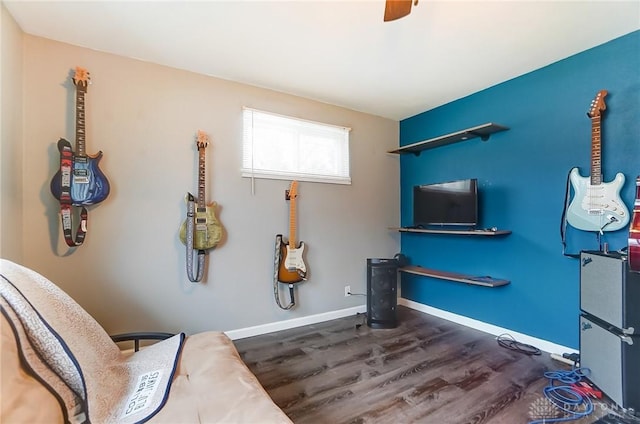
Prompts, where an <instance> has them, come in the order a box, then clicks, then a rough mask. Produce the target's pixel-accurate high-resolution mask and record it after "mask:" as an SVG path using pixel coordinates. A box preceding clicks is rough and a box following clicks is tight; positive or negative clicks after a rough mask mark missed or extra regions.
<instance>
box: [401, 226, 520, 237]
mask: <svg viewBox="0 0 640 424" xmlns="http://www.w3.org/2000/svg"><path fill="white" fill-rule="evenodd" d="M389 229H390V230H395V231H400V232H401V233H427V234H458V235H464V236H505V235H507V234H511V231H510V230H491V229H486V230H449V229H441V230H438V229H430V228H407V227H390V228H389Z"/></svg>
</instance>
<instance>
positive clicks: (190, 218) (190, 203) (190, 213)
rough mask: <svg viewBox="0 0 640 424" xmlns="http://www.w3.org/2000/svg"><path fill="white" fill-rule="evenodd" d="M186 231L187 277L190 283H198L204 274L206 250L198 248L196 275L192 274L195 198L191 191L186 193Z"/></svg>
mask: <svg viewBox="0 0 640 424" xmlns="http://www.w3.org/2000/svg"><path fill="white" fill-rule="evenodd" d="M187 199H188V200H187V231H186V233H187V234H186V238H187V240H186V243H185V245H186V247H187V277H188V278H189V281H191V282H192V283H199V282H200V281H202V277H203V276H204V256H205V254H206V250H202V249H200V250H198V262H197V264H195V265H196V276H195V278H194V276H193V266H194V258H193V250H194V249H193V231H194V218H195V215H196V214H195V211H196V206H195V203H196V202H195V198H194V197H193V195H192V194H191V193H187Z"/></svg>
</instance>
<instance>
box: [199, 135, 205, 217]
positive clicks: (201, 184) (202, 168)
mask: <svg viewBox="0 0 640 424" xmlns="http://www.w3.org/2000/svg"><path fill="white" fill-rule="evenodd" d="M204 149H205V148H204V147H199V148H198V208H200V209H204V208H205V207H206V201H205V191H206V190H205V181H206V171H205V152H204Z"/></svg>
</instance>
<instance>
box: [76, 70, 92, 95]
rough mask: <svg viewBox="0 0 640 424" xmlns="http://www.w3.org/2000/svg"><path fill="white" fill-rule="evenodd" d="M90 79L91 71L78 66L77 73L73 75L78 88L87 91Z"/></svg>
mask: <svg viewBox="0 0 640 424" xmlns="http://www.w3.org/2000/svg"><path fill="white" fill-rule="evenodd" d="M89 80H90V78H89V72H88V71H87V70H86V69H84V68H81V67H79V66H76V74H75V75H74V76H73V83H74V84H75V85H76V89H77V90H79V91H84V92H86V91H87V86H88V85H89Z"/></svg>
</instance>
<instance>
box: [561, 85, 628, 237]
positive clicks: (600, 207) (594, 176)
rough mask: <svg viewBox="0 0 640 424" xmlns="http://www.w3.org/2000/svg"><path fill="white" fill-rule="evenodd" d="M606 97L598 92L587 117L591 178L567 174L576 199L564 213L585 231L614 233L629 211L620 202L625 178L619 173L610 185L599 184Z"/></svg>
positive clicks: (625, 220)
mask: <svg viewBox="0 0 640 424" xmlns="http://www.w3.org/2000/svg"><path fill="white" fill-rule="evenodd" d="M606 95H607V91H606V90H600V92H598V95H597V96H596V98H595V99H593V101H592V102H591V109H589V112H588V113H587V115H588V116H589V118H591V176H590V177H582V176H581V175H580V172H579V171H578V168H573V169H572V170H571V172H570V174H569V180H570V181H571V186H572V187H573V190H574V193H575V195H574V197H573V200H572V201H571V204H569V208H568V209H567V222H568V223H569V224H570V225H571V226H572V227H575V228H577V229H579V230H584V231H616V230H619V229H621V228H623V227H624V226H625V225H627V223H628V222H629V210H628V209H627V207H626V206H625V204H624V202H623V201H622V200H621V199H620V189H622V186H623V185H624V181H625V178H624V175H623V174H622V173H620V172H618V173H617V174H616V177H615V179H614V180H613V181H611V182H608V183H605V182H603V181H602V135H601V126H600V123H601V120H602V112H603V111H604V110H605V109H606V108H607V107H606V105H605V103H604V98H605V96H606Z"/></svg>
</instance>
